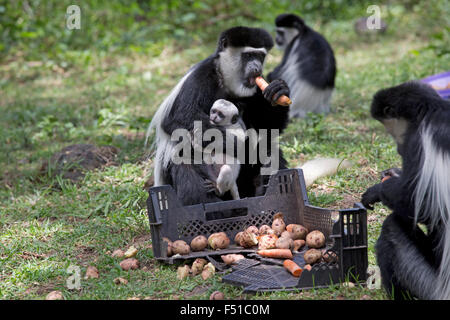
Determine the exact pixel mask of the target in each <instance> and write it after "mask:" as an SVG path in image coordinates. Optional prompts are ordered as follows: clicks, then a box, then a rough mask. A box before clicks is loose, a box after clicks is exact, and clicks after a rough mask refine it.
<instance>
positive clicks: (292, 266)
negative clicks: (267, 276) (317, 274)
mask: <svg viewBox="0 0 450 320" xmlns="http://www.w3.org/2000/svg"><path fill="white" fill-rule="evenodd" d="M283 266H284V267H285V268H286V269H287V270H288V271H289V272H290V273H292V275H293V276H294V277H300V275H301V274H302V272H303V270H302V268H300V267H299V266H298V264H296V263H295V262H294V261H292V260H289V259H286V260H284V262H283Z"/></svg>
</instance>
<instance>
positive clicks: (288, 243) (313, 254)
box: [163, 212, 337, 264]
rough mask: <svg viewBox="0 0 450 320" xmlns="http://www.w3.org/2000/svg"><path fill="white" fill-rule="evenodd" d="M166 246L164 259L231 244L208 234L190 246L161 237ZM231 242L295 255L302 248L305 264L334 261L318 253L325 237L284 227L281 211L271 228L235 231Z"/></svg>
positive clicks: (221, 235) (220, 234)
mask: <svg viewBox="0 0 450 320" xmlns="http://www.w3.org/2000/svg"><path fill="white" fill-rule="evenodd" d="M163 240H164V241H166V242H167V243H168V246H167V256H168V257H170V256H173V255H176V254H180V255H187V254H189V253H191V252H196V251H203V250H205V249H207V248H209V249H212V250H221V249H226V248H228V247H229V245H230V239H229V238H228V236H227V235H226V233H225V232H217V233H213V234H211V235H210V236H209V237H208V238H206V237H205V236H203V235H199V236H196V237H195V238H194V239H192V241H191V243H190V245H189V244H187V243H186V242H185V241H183V240H176V241H173V242H172V241H170V239H168V238H163ZM234 243H235V244H236V245H238V246H241V247H243V248H253V247H256V246H257V247H258V250H266V249H289V250H291V251H293V252H298V251H299V250H300V249H301V248H302V247H304V246H305V245H307V246H308V250H307V251H306V252H305V254H304V259H305V262H306V263H307V264H314V263H317V262H320V261H321V260H322V259H323V261H325V262H332V261H336V260H337V257H336V255H335V254H331V253H330V251H325V250H319V249H321V248H323V247H325V236H324V234H323V233H322V232H320V231H319V230H313V231H311V232H309V231H308V229H307V228H305V227H304V226H302V225H300V224H289V225H286V224H285V222H284V219H283V214H282V213H281V212H279V213H277V214H275V215H274V218H273V222H272V225H271V226H269V225H262V226H260V227H259V228H258V227H256V226H250V227H248V228H246V229H245V230H244V231H241V232H238V233H237V234H236V236H235V238H234Z"/></svg>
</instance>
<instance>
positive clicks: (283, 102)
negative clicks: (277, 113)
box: [255, 77, 292, 106]
mask: <svg viewBox="0 0 450 320" xmlns="http://www.w3.org/2000/svg"><path fill="white" fill-rule="evenodd" d="M255 82H256V85H257V86H258V87H259V88H260V89H261V91H264V90H265V89H266V88H267V87H268V86H269V84H268V83H267V81H266V80H264V79H263V77H256V79H255ZM277 104H279V105H280V106H289V105H290V104H292V101H291V99H289V98H288V97H286V96H285V95H282V96H281V97H279V98H278V100H277Z"/></svg>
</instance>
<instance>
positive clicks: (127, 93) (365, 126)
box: [0, 12, 450, 299]
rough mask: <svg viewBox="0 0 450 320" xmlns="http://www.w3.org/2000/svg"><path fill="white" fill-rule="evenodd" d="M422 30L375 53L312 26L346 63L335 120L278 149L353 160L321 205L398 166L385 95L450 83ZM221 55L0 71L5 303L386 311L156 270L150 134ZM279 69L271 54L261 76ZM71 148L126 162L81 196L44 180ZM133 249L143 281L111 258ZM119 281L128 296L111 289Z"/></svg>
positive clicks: (185, 53)
mask: <svg viewBox="0 0 450 320" xmlns="http://www.w3.org/2000/svg"><path fill="white" fill-rule="evenodd" d="M424 14H425V13H424ZM422 19H423V17H422V16H421V14H420V12H419V13H417V12H416V13H412V12H402V13H401V14H398V15H397V16H394V18H393V20H392V22H391V23H392V27H391V29H389V32H388V33H387V34H386V35H384V36H379V37H375V38H372V39H360V38H358V37H357V36H356V35H355V34H354V33H353V31H352V22H351V21H334V22H330V23H328V24H326V25H317V26H316V27H317V28H318V29H319V30H320V31H321V32H323V33H324V34H325V35H326V36H327V37H328V39H329V41H330V42H331V44H332V46H333V47H334V49H335V53H336V58H337V63H338V76H337V82H336V92H335V95H334V97H333V112H332V113H331V114H329V115H328V116H326V117H320V116H315V117H312V118H309V119H304V120H295V121H293V122H292V123H291V124H290V125H289V127H288V129H287V130H286V133H285V134H284V135H283V137H282V139H281V142H282V148H283V150H284V152H285V155H286V156H287V158H288V160H289V164H290V165H291V166H292V167H294V166H297V165H299V164H300V163H301V162H302V161H304V160H308V159H312V158H315V157H318V156H322V157H325V156H333V157H334V156H339V157H345V158H347V159H349V160H351V161H352V162H353V163H354V166H353V167H352V168H350V169H348V170H342V171H340V172H339V173H338V174H336V175H334V176H332V177H327V178H322V179H320V180H318V181H316V183H315V184H314V185H312V186H311V187H310V188H309V189H308V193H309V196H310V200H311V201H312V203H314V204H315V205H318V206H323V207H328V208H346V207H352V206H353V203H354V202H357V201H359V200H360V196H361V194H362V193H363V192H364V191H365V189H366V188H367V187H369V186H371V185H372V184H374V183H375V182H377V181H378V174H379V172H380V171H381V170H383V169H386V168H390V167H394V166H399V165H400V158H399V156H398V155H397V152H396V148H395V146H394V143H393V140H392V139H391V138H390V137H389V136H388V135H387V134H386V133H385V132H384V130H383V128H382V127H381V125H380V124H379V123H377V122H376V121H374V120H373V119H372V118H371V117H370V115H369V106H370V101H371V97H372V95H373V94H374V93H375V92H376V91H377V90H378V89H380V88H383V87H387V86H391V85H394V84H398V83H401V82H403V81H406V80H410V79H418V78H422V77H425V76H427V75H431V74H434V73H437V72H441V71H445V70H449V69H450V59H449V57H448V55H441V56H439V55H438V54H437V51H436V50H432V49H428V48H427V47H428V46H429V45H430V44H431V43H432V42H433V38H432V35H433V34H434V32H435V31H436V30H435V29H433V28H432V27H430V28H426V27H424V26H422ZM155 46H157V45H155ZM213 50H214V43H210V44H208V45H204V46H203V45H202V46H194V45H193V46H192V47H189V48H186V49H184V50H180V47H179V46H177V45H176V44H175V43H171V42H168V43H165V45H164V46H162V47H161V50H154V51H150V52H149V51H144V52H141V51H139V50H136V52H133V51H131V52H130V53H128V54H119V53H106V52H105V51H95V50H94V51H73V52H68V53H66V55H69V54H70V55H71V60H70V64H67V65H66V64H62V63H61V62H58V63H57V62H54V61H51V60H44V61H28V60H23V59H21V58H20V57H17V56H14V57H12V58H11V59H6V60H5V61H4V62H3V63H1V64H0V97H1V98H0V112H1V117H0V145H1V146H2V152H0V200H1V204H0V298H1V299H42V298H44V297H45V296H46V294H47V293H48V292H50V291H52V290H61V291H62V292H63V294H64V296H65V298H66V299H127V298H130V297H140V298H150V299H207V298H208V297H209V295H210V294H211V293H212V292H213V291H216V290H220V291H222V292H224V293H225V296H226V297H227V298H236V299H241V298H242V299H361V298H363V297H364V298H370V299H386V298H387V296H386V295H385V293H384V292H383V291H382V290H368V289H367V288H364V287H360V286H357V287H356V288H351V289H350V288H342V287H340V286H334V287H331V288H327V289H314V290H307V291H304V292H277V293H264V294H257V295H248V294H243V293H242V290H241V289H240V288H237V287H233V286H230V285H226V284H223V283H221V281H220V275H216V276H215V277H214V278H213V279H210V280H207V281H203V280H201V279H200V278H199V277H196V278H189V279H187V280H183V281H179V280H177V279H176V268H175V267H173V266H167V265H162V264H160V263H157V262H156V261H155V260H154V259H153V255H152V250H151V240H150V237H149V230H150V229H149V225H148V219H147V213H146V205H145V201H146V197H147V194H146V192H145V190H143V185H144V183H145V181H146V178H147V176H148V170H149V166H150V162H149V161H146V160H145V159H146V157H145V148H144V140H145V131H146V129H147V126H148V123H149V120H150V119H151V116H152V115H153V113H154V112H155V110H156V108H157V106H158V105H159V103H161V102H162V100H163V99H164V97H165V96H166V95H167V94H168V92H169V91H170V90H171V88H172V87H173V86H174V85H175V84H176V82H177V81H178V80H179V79H180V78H181V77H182V76H183V74H184V73H185V72H186V71H187V70H188V68H189V67H190V66H191V65H192V64H194V63H196V62H198V61H199V60H200V59H203V58H205V57H207V56H208V55H209V54H210V53H211V52H212V51H213ZM160 53H161V54H160ZM280 59H281V53H280V52H279V51H277V50H275V49H274V50H273V51H272V52H271V54H270V56H269V59H268V62H267V64H266V70H271V69H272V68H273V67H274V66H275V65H276V64H277V63H278V62H279V61H280ZM73 143H94V144H98V145H101V144H112V145H114V146H116V147H118V148H120V150H121V151H120V154H119V160H118V163H119V165H118V166H111V167H107V168H105V169H103V170H101V171H94V172H90V173H88V174H87V175H86V176H85V178H84V179H83V180H82V181H81V182H80V183H79V184H77V185H75V184H71V183H69V182H67V181H62V180H61V179H57V178H54V177H51V176H48V175H43V176H42V175H40V174H39V169H40V166H41V165H42V162H43V161H44V160H46V159H48V158H49V157H50V156H51V155H52V153H54V152H56V151H58V150H60V149H61V148H62V147H64V146H66V145H69V144H73ZM388 213H389V211H388V210H387V209H386V208H384V207H383V206H382V205H377V206H376V209H375V211H374V212H369V224H368V234H369V263H370V265H375V264H376V261H375V256H374V244H375V241H376V239H377V237H378V234H379V229H380V225H381V223H382V221H383V219H384V217H385V216H386V215H387V214H388ZM130 245H135V246H136V247H137V248H138V249H139V253H138V256H137V258H138V259H139V261H140V262H141V269H139V270H136V271H130V272H125V271H122V270H121V268H120V267H119V262H120V261H119V260H118V259H115V258H111V256H110V254H111V252H112V251H114V250H115V249H117V248H122V249H126V248H127V247H128V246H130ZM70 265H77V266H79V267H80V268H81V272H82V275H83V276H84V273H85V271H86V268H87V266H89V265H93V266H96V267H97V268H98V270H99V272H100V277H99V279H90V280H84V279H82V280H81V285H82V287H81V289H80V290H68V289H67V286H66V280H67V278H68V277H69V276H70V274H68V273H67V268H68V267H69V266H70ZM119 276H120V277H123V278H126V279H127V280H128V281H129V282H128V284H127V285H115V284H114V283H113V279H114V278H116V277H119Z"/></svg>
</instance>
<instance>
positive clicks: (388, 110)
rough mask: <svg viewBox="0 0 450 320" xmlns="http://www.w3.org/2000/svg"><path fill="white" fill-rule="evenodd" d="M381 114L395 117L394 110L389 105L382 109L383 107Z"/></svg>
mask: <svg viewBox="0 0 450 320" xmlns="http://www.w3.org/2000/svg"><path fill="white" fill-rule="evenodd" d="M383 114H384V115H385V116H386V117H389V118H395V112H394V110H393V109H392V108H391V107H389V106H386V107H384V109H383Z"/></svg>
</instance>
